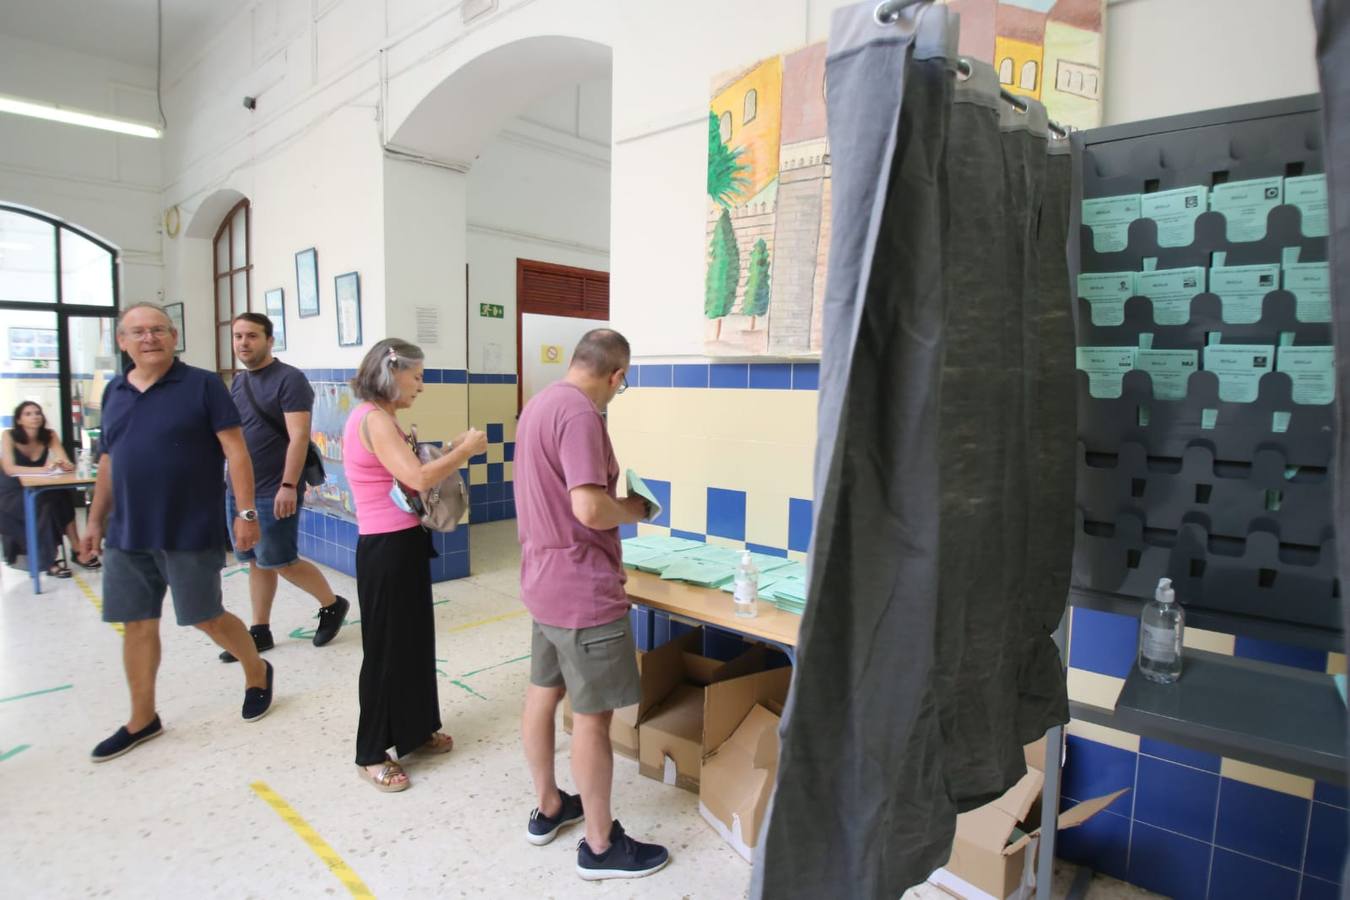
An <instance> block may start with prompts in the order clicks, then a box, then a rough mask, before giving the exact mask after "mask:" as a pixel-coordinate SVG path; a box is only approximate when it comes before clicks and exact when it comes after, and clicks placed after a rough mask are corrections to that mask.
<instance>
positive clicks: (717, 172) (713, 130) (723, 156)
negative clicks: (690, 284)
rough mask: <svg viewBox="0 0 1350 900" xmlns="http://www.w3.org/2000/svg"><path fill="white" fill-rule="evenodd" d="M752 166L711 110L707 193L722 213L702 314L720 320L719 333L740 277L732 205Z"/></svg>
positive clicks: (709, 267)
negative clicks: (728, 141) (731, 143)
mask: <svg viewBox="0 0 1350 900" xmlns="http://www.w3.org/2000/svg"><path fill="white" fill-rule="evenodd" d="M747 168H749V167H748V166H746V165H745V163H743V162H741V150H740V148H736V149H734V150H733V149H732V148H730V147H728V146H727V145H726V143H725V142H724V141H723V140H722V132H721V129H720V128H719V126H718V123H717V116H716V114H714V113H713V112H712V111H709V112H708V196H709V197H711V198H712V199H713V201H714V202H715V203H717V205H718V206H721V207H722V215H721V216H720V217H718V219H717V225H716V227H714V228H713V236H712V246H711V247H710V248H709V251H708V252H709V263H708V278H707V281H706V283H705V285H704V295H703V315H704V316H706V317H707V318H709V319H713V320H715V321H716V322H717V337H716V338H715V339H720V338H721V337H722V318H723V317H724V316H726V315H727V314H729V313H730V312H731V307H732V306H733V305H734V304H735V302H736V285H737V283H739V281H740V278H741V251H740V248H739V247H737V246H736V231H735V229H734V228H732V226H731V212H730V207H731V206H732V205H733V204H734V203H735V202H736V199H737V198H738V197H740V195H741V191H742V190H743V189H744V187H745V185H746V183H747V179H746V177H745V174H744V173H745V171H746V169H747Z"/></svg>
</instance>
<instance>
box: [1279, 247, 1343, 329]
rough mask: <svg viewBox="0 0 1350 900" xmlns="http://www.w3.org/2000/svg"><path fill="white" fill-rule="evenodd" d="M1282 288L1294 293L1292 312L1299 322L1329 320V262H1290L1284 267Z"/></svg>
mask: <svg viewBox="0 0 1350 900" xmlns="http://www.w3.org/2000/svg"><path fill="white" fill-rule="evenodd" d="M1284 289H1285V290H1286V291H1288V292H1289V293H1291V294H1293V295H1294V310H1295V312H1294V314H1295V316H1297V317H1298V320H1299V321H1300V322H1330V321H1331V268H1330V266H1329V264H1327V263H1324V262H1308V263H1290V264H1289V265H1287V266H1285V267H1284Z"/></svg>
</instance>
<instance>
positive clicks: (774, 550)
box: [745, 541, 788, 559]
mask: <svg viewBox="0 0 1350 900" xmlns="http://www.w3.org/2000/svg"><path fill="white" fill-rule="evenodd" d="M745 547H746V549H747V550H749V551H751V552H752V553H763V554H764V555H765V556H778V557H781V558H783V559H787V555H788V552H787V551H786V550H784V549H783V548H782V547H766V546H765V545H763V544H752V543H750V542H749V541H746V544H745Z"/></svg>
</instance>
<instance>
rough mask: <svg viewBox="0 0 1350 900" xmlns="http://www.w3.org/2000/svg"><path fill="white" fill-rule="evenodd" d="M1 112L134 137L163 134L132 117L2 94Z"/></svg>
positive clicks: (0, 96)
mask: <svg viewBox="0 0 1350 900" xmlns="http://www.w3.org/2000/svg"><path fill="white" fill-rule="evenodd" d="M0 112H7V113H13V114H14V115H16V116H31V117H33V118H35V119H48V120H50V121H52V122H65V123H66V124H67V125H83V126H85V127H86V128H101V129H103V130H104V131H116V132H118V133H119V134H130V135H133V136H134V137H146V138H157V137H161V136H162V135H163V132H162V131H160V130H159V129H158V128H157V127H155V126H154V125H146V124H144V123H143V122H133V121H131V120H130V119H118V118H114V117H113V116H99V115H95V114H94V113H87V112H80V111H79V110H76V109H69V108H67V107H64V106H57V105H55V104H53V103H34V102H33V101H31V100H20V99H19V98H18V97H8V96H5V95H4V94H0Z"/></svg>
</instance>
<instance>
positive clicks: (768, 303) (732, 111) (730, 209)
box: [703, 43, 830, 356]
mask: <svg viewBox="0 0 1350 900" xmlns="http://www.w3.org/2000/svg"><path fill="white" fill-rule="evenodd" d="M829 177H830V176H829V150H828V147H827V145H826V133H825V45H824V44H823V43H822V44H815V45H813V46H810V47H807V48H805V49H804V50H798V51H796V52H793V53H786V54H783V55H780V56H773V57H770V58H768V59H765V60H760V61H759V62H757V63H755V64H753V65H751V66H750V67H748V68H746V69H744V70H741V71H738V72H734V73H731V74H728V75H725V76H723V77H721V78H718V79H716V80H715V81H714V84H713V91H712V103H711V107H710V111H709V114H708V226H707V241H708V272H707V280H706V283H705V291H704V298H703V315H704V316H705V318H706V319H707V320H708V321H707V330H706V332H705V343H706V346H707V350H708V352H709V353H710V354H714V355H737V356H745V355H755V354H772V355H775V356H803V355H810V354H814V353H818V352H819V351H820V310H821V304H822V302H823V300H824V295H825V253H826V250H827V249H828V246H829V196H830V195H829Z"/></svg>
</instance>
